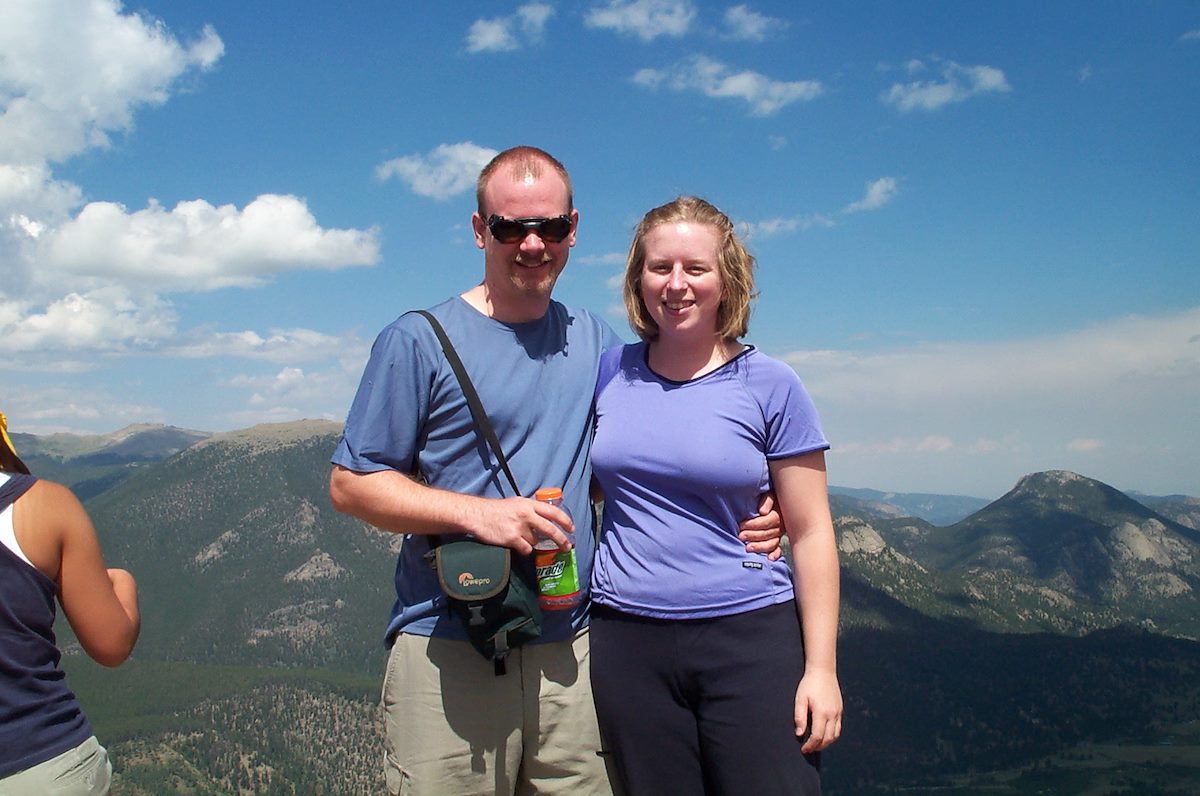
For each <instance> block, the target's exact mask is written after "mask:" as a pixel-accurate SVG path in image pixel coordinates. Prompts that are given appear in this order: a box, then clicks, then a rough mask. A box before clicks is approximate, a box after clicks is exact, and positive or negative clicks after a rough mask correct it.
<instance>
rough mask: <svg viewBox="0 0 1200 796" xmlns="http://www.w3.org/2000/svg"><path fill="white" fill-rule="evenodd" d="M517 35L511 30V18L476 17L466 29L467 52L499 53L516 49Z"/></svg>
mask: <svg viewBox="0 0 1200 796" xmlns="http://www.w3.org/2000/svg"><path fill="white" fill-rule="evenodd" d="M518 46H519V45H518V44H517V37H516V36H514V35H513V32H512V20H511V19H506V18H503V17H502V18H499V19H477V20H475V21H474V22H473V23H471V29H470V30H468V31H467V52H469V53H499V52H508V51H510V50H515V49H517V47H518Z"/></svg>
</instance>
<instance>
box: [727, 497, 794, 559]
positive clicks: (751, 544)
mask: <svg viewBox="0 0 1200 796" xmlns="http://www.w3.org/2000/svg"><path fill="white" fill-rule="evenodd" d="M784 533H786V531H785V529H784V527H783V516H782V515H781V514H780V513H779V511H778V510H777V509H776V508H775V495H774V493H772V492H764V493H763V494H762V498H761V499H760V500H759V502H758V516H757V517H751V518H750V519H748V520H743V521H742V524H741V526H739V528H738V538H739V539H741V540H742V541H743V542H745V543H746V552H747V553H764V554H766V556H767V558H768V560H770V561H778V560H779V557H780V556H782V555H783V544H782V542H783V535H784Z"/></svg>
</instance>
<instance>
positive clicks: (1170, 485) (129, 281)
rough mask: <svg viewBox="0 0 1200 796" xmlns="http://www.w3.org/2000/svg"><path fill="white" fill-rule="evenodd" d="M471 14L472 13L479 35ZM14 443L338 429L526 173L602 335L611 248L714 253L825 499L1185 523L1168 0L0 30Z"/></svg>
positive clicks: (1185, 303) (1185, 383) (88, 21)
mask: <svg viewBox="0 0 1200 796" xmlns="http://www.w3.org/2000/svg"><path fill="white" fill-rule="evenodd" d="M481 14H482V15H481ZM0 17H2V18H4V19H5V24H4V26H3V28H2V29H0V408H2V409H3V410H4V411H5V412H6V413H7V414H8V416H9V419H10V423H11V425H12V427H13V428H14V430H16V431H22V432H29V433H39V434H40V433H51V432H55V431H75V432H86V433H104V432H110V431H114V430H116V429H119V428H121V427H123V426H125V425H128V424H131V423H138V422H155V423H169V424H173V425H177V426H183V427H187V428H195V429H201V430H207V431H223V430H231V429H236V428H244V427H247V426H250V425H254V424H256V423H261V422H278V421H284V420H292V419H298V418H306V417H307V418H328V419H334V420H341V419H342V418H343V417H344V415H345V412H346V409H347V407H348V406H349V402H350V399H351V397H352V395H353V391H354V389H355V387H356V385H357V380H358V376H359V373H360V371H361V368H362V365H363V363H364V361H365V358H366V354H367V350H368V348H369V346H370V343H371V340H372V339H373V338H374V336H375V334H376V333H377V332H378V330H379V329H380V328H382V327H383V326H384V325H386V324H387V323H388V322H390V321H391V320H392V319H393V318H394V317H395V316H396V315H398V314H399V313H400V312H402V311H404V310H406V309H409V308H413V307H420V306H426V305H429V304H432V303H435V302H437V301H439V300H441V299H443V298H445V297H447V296H450V295H453V294H456V293H459V292H462V291H463V290H465V289H467V288H468V287H470V286H472V285H474V284H475V283H477V282H478V280H479V279H480V277H481V275H482V259H481V255H480V253H479V252H478V251H477V250H476V249H475V248H474V245H473V241H472V239H471V235H470V228H469V224H468V222H469V217H470V213H471V211H472V210H473V198H474V197H473V190H472V186H473V183H474V177H475V175H476V174H477V173H478V170H479V167H480V166H481V165H482V163H483V162H485V161H486V160H487V159H488V158H489V157H490V156H491V155H492V154H494V153H495V152H496V151H498V150H500V149H503V148H506V147H508V146H512V145H514V144H519V143H530V144H535V145H538V146H541V147H544V148H546V149H548V150H550V151H551V152H553V153H554V154H556V155H557V156H558V157H560V158H561V159H562V160H563V162H564V163H565V164H566V165H567V167H568V169H570V171H571V174H572V177H573V180H574V183H575V191H576V204H577V206H578V207H579V209H580V213H581V226H580V232H579V243H578V245H577V246H576V248H575V249H574V252H573V254H572V256H571V260H570V264H569V266H568V268H567V270H566V271H565V272H564V275H563V277H562V279H561V280H560V282H559V285H558V288H557V289H556V295H557V296H558V297H559V298H560V299H562V300H564V301H566V302H568V303H570V304H576V305H582V306H585V307H588V308H590V309H592V310H595V311H597V312H600V313H604V314H605V315H606V316H607V317H608V318H609V319H610V321H611V322H612V323H613V325H614V327H615V328H617V329H618V331H620V332H622V333H623V334H625V336H626V337H627V338H630V337H631V336H630V334H629V332H628V331H627V327H626V325H625V322H624V316H623V313H622V312H621V310H620V299H619V294H618V287H617V285H618V280H619V275H620V272H621V268H622V264H623V260H624V253H625V250H626V247H627V246H628V242H629V237H630V234H631V230H632V227H633V225H634V224H635V223H636V221H637V219H638V218H639V217H640V216H641V214H642V213H643V212H644V211H645V210H647V209H649V208H650V207H652V206H655V205H657V204H661V203H662V202H665V201H667V200H669V199H671V198H673V197H674V196H676V195H678V194H681V193H694V194H699V195H702V196H704V197H706V198H708V199H710V200H711V201H713V202H715V203H716V204H718V205H719V206H720V207H722V208H723V209H725V210H726V212H728V213H729V215H730V216H731V217H733V218H734V219H735V220H737V221H738V222H739V224H741V225H742V229H743V230H744V231H745V233H746V238H747V242H748V245H749V246H750V248H751V250H752V251H753V252H754V253H755V254H756V256H757V257H758V261H759V270H758V283H759V288H760V291H761V296H760V298H759V300H758V302H757V304H756V305H755V310H754V316H753V318H752V321H751V330H750V335H749V336H748V337H747V342H750V343H753V344H755V345H757V346H758V347H760V348H761V349H763V350H764V351H766V352H767V353H769V354H771V355H773V356H777V357H780V358H783V359H785V360H786V361H788V362H790V363H791V364H793V365H794V367H795V368H796V369H797V371H798V372H799V373H800V375H801V378H802V379H804V381H805V384H806V385H807V386H808V388H809V390H810V391H811V392H812V394H813V396H814V399H815V400H816V402H817V405H818V408H819V409H820V411H821V414H822V418H823V421H824V424H825V426H826V432H827V434H828V436H829V437H830V438H831V440H832V441H833V444H834V448H833V451H832V452H831V453H830V455H829V468H830V479H831V481H832V482H833V483H835V484H840V485H844V486H861V487H874V488H877V489H884V490H897V491H929V492H945V493H959V494H969V495H975V496H979V497H985V498H992V497H998V496H999V495H1000V494H1002V493H1003V492H1004V491H1006V490H1007V489H1009V488H1010V487H1011V486H1012V485H1013V483H1015V482H1016V480H1017V479H1018V478H1020V476H1022V475H1024V474H1025V473H1028V472H1032V471H1037V470H1045V469H1053V468H1064V469H1071V470H1075V471H1077V472H1080V473H1083V474H1084V475H1088V476H1091V477H1094V478H1099V479H1101V480H1104V481H1106V482H1108V483H1111V484H1113V485H1115V486H1118V487H1121V488H1125V489H1137V490H1141V491H1144V492H1148V493H1152V494H1167V493H1175V492H1180V493H1187V494H1193V495H1197V494H1200V453H1198V451H1200V419H1198V418H1200V413H1198V412H1197V411H1196V408H1195V404H1196V403H1197V396H1198V395H1200V268H1198V267H1197V266H1198V265H1200V263H1198V262H1197V260H1198V259H1200V179H1198V178H1200V159H1198V157H1197V145H1198V143H1200V107H1198V101H1197V98H1198V97H1200V5H1197V4H1196V3H1194V2H1154V3H1151V2H1145V3H1126V2H1121V3H1089V4H1079V3H1043V2H1037V3H1034V2H1007V3H995V4H982V3H856V4H841V3H813V4H808V3H806V4H796V3H791V2H757V3H748V4H744V5H743V4H726V3H708V2H704V3H701V2H689V1H687V0H653V1H648V0H587V1H584V2H577V3H563V2H557V3H551V2H546V3H541V2H534V3H526V4H519V3H487V4H466V3H458V4H444V3H421V2H407V3H394V2H359V3H348V4H334V3H328V2H291V3H245V2H237V3H234V2H207V3H187V4H180V3H168V2H162V1H161V0H148V1H147V2H141V3H138V4H136V5H132V4H131V5H128V6H122V5H120V4H118V3H115V2H113V0H87V1H86V2H85V1H84V0H79V1H78V2H64V1H63V0H0Z"/></svg>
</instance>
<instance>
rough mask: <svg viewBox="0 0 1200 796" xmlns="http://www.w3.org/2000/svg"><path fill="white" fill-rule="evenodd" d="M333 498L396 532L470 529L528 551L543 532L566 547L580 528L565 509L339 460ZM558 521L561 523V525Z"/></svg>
mask: <svg viewBox="0 0 1200 796" xmlns="http://www.w3.org/2000/svg"><path fill="white" fill-rule="evenodd" d="M329 497H330V499H331V500H332V501H333V507H334V508H335V509H337V510H338V511H340V512H342V513H344V514H349V515H351V516H353V517H357V518H358V519H360V520H363V521H364V522H367V523H370V524H371V525H374V526H375V527H376V528H379V529H380V530H384V531H390V532H392V533H416V534H439V533H468V534H470V535H471V536H473V537H475V538H476V539H478V540H479V541H481V542H487V543H488V544H494V545H500V546H502V547H510V548H512V549H513V550H515V551H517V552H518V553H521V554H524V555H528V554H529V553H531V552H532V551H533V544H534V542H535V541H537V539H538V538H539V535H541V536H548V537H550V538H551V539H553V540H554V541H555V543H557V544H558V545H559V547H561V548H562V549H564V550H566V549H568V548H569V547H571V541H570V538H569V537H568V536H567V535H566V534H565V533H563V532H562V530H561V529H560V528H559V527H558V526H559V525H561V526H563V527H565V528H567V529H568V530H571V531H573V530H574V524H573V523H572V522H571V519H570V517H568V516H567V513H566V512H565V511H563V510H562V509H559V508H556V507H555V506H551V505H549V504H547V503H541V502H539V501H536V500H530V499H529V498H524V497H512V498H482V497H475V496H473V495H463V494H459V493H457V492H450V491H447V490H444V489H435V488H433V487H430V486H427V485H425V484H421V483H418V482H417V481H414V480H413V479H411V478H409V477H408V476H406V475H403V474H402V473H399V472H397V471H395V470H380V471H378V472H373V473H360V472H356V471H354V470H349V469H347V468H345V467H342V466H341V465H336V464H335V465H334V466H333V472H332V473H331V474H330V476H329ZM556 523H557V524H556Z"/></svg>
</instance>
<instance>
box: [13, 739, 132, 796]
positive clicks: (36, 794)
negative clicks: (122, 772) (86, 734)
mask: <svg viewBox="0 0 1200 796" xmlns="http://www.w3.org/2000/svg"><path fill="white" fill-rule="evenodd" d="M111 783H112V763H110V762H109V760H108V752H106V751H105V750H104V747H103V746H101V745H100V742H99V741H97V740H96V736H94V735H93V736H92V737H91V738H88V739H87V740H86V741H84V742H83V743H81V744H79V746H76V747H75V748H74V749H68V750H67V751H65V752H63V753H62V754H61V755H59V756H58V757H52V758H50V759H49V760H47V761H46V762H44V763H38V764H37V765H36V766H32V767H30V768H27V769H25V770H24V771H18V772H17V773H16V774H12V775H10V776H7V777H5V778H4V779H0V796H49V794H62V795H63V796H75V795H76V794H78V796H91V795H92V794H100V795H101V796H103V794H106V793H108V789H109V786H110V785H111Z"/></svg>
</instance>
